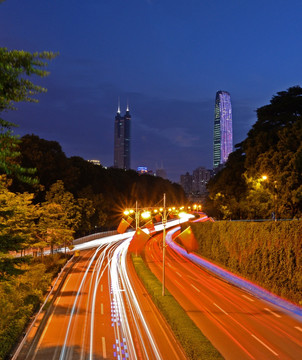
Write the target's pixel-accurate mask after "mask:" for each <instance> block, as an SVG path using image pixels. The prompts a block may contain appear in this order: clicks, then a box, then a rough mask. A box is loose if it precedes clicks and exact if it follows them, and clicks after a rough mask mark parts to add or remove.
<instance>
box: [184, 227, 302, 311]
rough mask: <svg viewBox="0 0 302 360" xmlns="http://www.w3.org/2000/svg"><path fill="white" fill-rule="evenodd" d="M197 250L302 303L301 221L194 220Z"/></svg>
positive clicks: (210, 258)
mask: <svg viewBox="0 0 302 360" xmlns="http://www.w3.org/2000/svg"><path fill="white" fill-rule="evenodd" d="M190 225H191V228H192V230H193V232H194V234H195V237H196V239H197V240H198V243H199V249H198V251H197V253H199V254H200V255H201V256H203V257H205V258H207V259H209V260H211V261H213V262H216V263H218V264H220V265H222V266H223V267H225V268H227V269H228V270H230V271H232V272H234V273H237V274H239V275H241V276H243V277H245V278H247V279H249V280H252V281H254V282H256V283H258V284H259V285H261V286H263V287H264V288H266V289H267V290H269V291H271V292H273V293H275V294H277V295H279V296H282V297H284V298H287V299H288V300H290V301H293V302H295V303H297V304H299V305H302V222H301V221H277V222H274V221H270V222H232V221H219V222H210V221H208V222H204V223H192V224H190Z"/></svg>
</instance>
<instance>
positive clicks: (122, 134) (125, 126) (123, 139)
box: [114, 104, 131, 170]
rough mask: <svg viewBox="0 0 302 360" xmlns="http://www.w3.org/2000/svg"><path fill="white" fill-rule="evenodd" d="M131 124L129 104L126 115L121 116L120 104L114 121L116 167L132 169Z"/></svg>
mask: <svg viewBox="0 0 302 360" xmlns="http://www.w3.org/2000/svg"><path fill="white" fill-rule="evenodd" d="M130 123H131V115H130V112H129V106H128V104H127V109H126V114H125V115H124V116H121V110H120V104H118V109H117V114H116V116H115V120H114V167H115V168H119V169H125V170H129V169H130Z"/></svg>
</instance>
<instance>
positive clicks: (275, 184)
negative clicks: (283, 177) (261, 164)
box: [261, 175, 277, 221]
mask: <svg viewBox="0 0 302 360" xmlns="http://www.w3.org/2000/svg"><path fill="white" fill-rule="evenodd" d="M261 179H262V180H264V181H266V180H268V176H267V175H262V177H261ZM273 184H274V193H273V196H274V221H277V180H275V181H274V182H273Z"/></svg>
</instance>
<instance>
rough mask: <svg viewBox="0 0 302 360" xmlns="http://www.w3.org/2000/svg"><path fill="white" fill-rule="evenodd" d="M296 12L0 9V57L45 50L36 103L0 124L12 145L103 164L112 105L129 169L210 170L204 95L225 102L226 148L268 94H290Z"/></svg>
mask: <svg viewBox="0 0 302 360" xmlns="http://www.w3.org/2000/svg"><path fill="white" fill-rule="evenodd" d="M301 14H302V1H301V0H297V1H291V0H287V1H286V0H261V1H258V0H252V1H250V0H228V1H226V0H216V1H212V0H85V1H83V0H82V1H79V0H72V1H71V0H51V1H43V0H6V1H4V2H3V3H1V4H0V44H1V45H0V46H1V47H7V48H8V49H19V50H22V49H23V50H26V51H31V52H34V51H43V50H47V51H53V52H59V53H60V55H59V56H58V57H57V58H56V59H55V60H53V61H52V62H51V63H50V66H49V70H50V72H51V74H50V76H49V77H47V78H44V79H42V80H40V79H34V78H32V81H34V82H38V83H39V84H41V85H43V86H45V87H46V88H47V89H48V92H47V93H46V94H42V95H40V96H39V99H40V103H39V104H19V105H18V111H15V112H10V113H6V114H2V115H3V116H2V117H3V118H4V119H6V120H11V121H13V122H15V123H17V124H19V125H20V126H19V128H18V129H17V130H15V133H16V134H19V135H21V136H22V135H24V134H32V133H33V134H36V135H38V136H40V137H41V138H44V139H47V140H55V141H58V142H59V143H60V144H61V146H62V148H63V151H64V152H65V153H66V155H67V156H73V155H76V156H81V157H83V158H84V159H99V160H100V161H101V163H102V164H103V165H104V166H112V165H113V127H114V117H115V115H116V111H117V103H118V97H120V101H121V113H122V115H124V112H125V110H126V104H127V99H128V101H129V107H130V113H131V116H132V131H131V137H132V140H131V152H132V154H131V166H132V168H136V167H137V166H148V168H150V169H153V170H155V169H156V167H161V165H162V164H163V166H164V168H165V169H166V171H167V174H168V177H169V178H170V179H171V180H173V181H179V176H180V174H184V173H185V172H186V171H189V172H192V170H194V169H195V168H197V167H198V166H205V167H207V168H212V161H213V160H212V159H213V155H212V153H213V145H212V141H213V122H214V104H215V95H216V91H218V90H225V91H228V92H229V93H230V94H231V100H232V106H233V132H234V135H233V136H234V144H236V143H239V142H241V141H242V140H244V138H245V137H246V134H247V132H248V130H249V129H250V128H251V126H252V125H253V123H255V121H256V113H255V110H256V109H257V108H258V107H260V106H263V105H266V104H268V103H269V101H270V99H271V97H272V96H273V95H274V94H276V92H277V91H282V90H286V89H287V88H289V87H290V86H294V85H301V74H302V40H301V34H302V31H301V30H302V21H301Z"/></svg>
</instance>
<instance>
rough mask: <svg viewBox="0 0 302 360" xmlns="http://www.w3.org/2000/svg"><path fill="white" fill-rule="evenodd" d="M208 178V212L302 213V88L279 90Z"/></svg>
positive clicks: (266, 215) (219, 215)
mask: <svg viewBox="0 0 302 360" xmlns="http://www.w3.org/2000/svg"><path fill="white" fill-rule="evenodd" d="M257 117H258V120H257V121H256V123H255V124H254V125H253V127H252V129H251V130H250V131H249V133H248V135H247V138H246V139H245V140H244V141H243V142H242V143H240V144H238V145H236V150H235V151H234V152H233V153H232V154H230V156H229V159H228V161H227V163H226V166H225V168H224V169H223V170H221V171H220V172H219V173H218V174H217V175H216V176H215V177H214V178H213V179H212V180H211V181H210V183H209V184H208V189H209V198H208V201H207V204H206V212H207V213H208V214H209V215H211V216H215V217H216V218H218V219H230V218H232V219H240V218H242V219H246V218H247V219H255V218H273V217H277V218H299V217H301V214H302V88H301V87H299V86H295V87H291V88H289V89H288V90H287V91H281V92H278V93H277V95H276V96H273V98H272V100H271V102H270V104H269V105H266V106H263V107H261V108H259V109H258V110H257Z"/></svg>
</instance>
